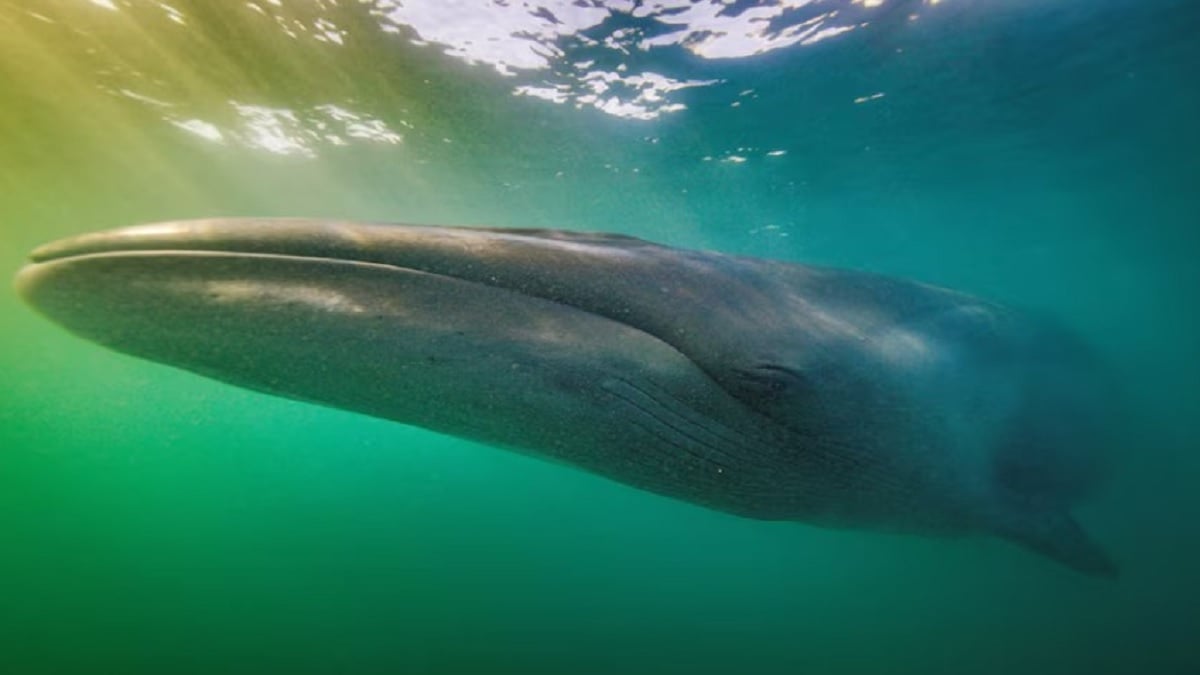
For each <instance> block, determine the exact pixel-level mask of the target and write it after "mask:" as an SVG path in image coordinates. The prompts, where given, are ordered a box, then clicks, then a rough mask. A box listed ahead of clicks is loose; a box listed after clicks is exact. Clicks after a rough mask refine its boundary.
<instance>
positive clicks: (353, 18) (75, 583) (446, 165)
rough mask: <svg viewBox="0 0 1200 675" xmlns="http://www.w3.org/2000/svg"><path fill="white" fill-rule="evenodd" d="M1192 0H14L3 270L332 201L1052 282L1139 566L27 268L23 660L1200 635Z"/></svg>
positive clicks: (899, 647)
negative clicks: (418, 404) (528, 407)
mask: <svg viewBox="0 0 1200 675" xmlns="http://www.w3.org/2000/svg"><path fill="white" fill-rule="evenodd" d="M1198 28H1200V10H1197V8H1196V7H1195V6H1194V3H1189V2H1186V1H1184V0H1147V1H1141V2H1135V1H1133V0H1096V1H1094V2H1080V1H1078V0H1059V1H1052V0H1044V1H1034V0H1008V1H1006V2H1001V1H999V0H987V1H975V2H970V1H967V0H941V1H939V2H935V1H934V0H926V1H924V2H914V1H905V0H860V1H856V2H846V1H843V0H825V1H820V0H816V1H813V2H808V3H806V2H799V1H793V2H766V1H764V2H717V1H716V0H700V1H698V2H688V1H686V0H659V1H657V2H632V1H623V2H621V1H613V2H608V3H602V2H587V1H585V2H578V3H576V2H568V1H567V0H541V2H526V3H519V2H506V3H501V2H498V0H492V1H489V0H458V1H456V2H438V1H436V0H411V1H405V2H399V1H397V0H376V1H374V2H352V1H351V0H340V1H339V0H308V1H301V0H253V1H251V2H243V3H216V2H208V1H202V0H168V1H167V2H152V1H149V0H91V1H88V0H43V1H39V2H33V1H32V0H25V1H22V0H8V1H6V2H3V3H0V104H2V105H0V270H3V271H4V273H6V274H13V273H15V272H16V270H17V269H19V268H20V266H21V265H22V263H23V261H24V259H25V256H26V254H27V252H28V251H29V250H30V249H32V248H33V247H34V246H36V245H38V244H40V243H43V242H45V241H48V240H51V239H55V238H58V237H64V236H69V235H72V234H77V233H82V232H86V231H89V230H95V229H101V228H107V227H116V226H121V225H127V224H134V223H140V222H151V221H156V220H166V219H177V218H190V217H203V216H222V215H298V216H319V217H336V218H348V219H359V220H379V221H395V222H410V223H432V224H473V225H488V226H521V227H551V228H565V229H574V230H600V231H610V232H619V233H623V234H631V235H636V236H641V237H645V238H648V239H653V240H655V241H659V242H662V243H667V244H671V245H675V246H681V247H691V248H707V249H715V250H721V251H727V252H731V253H738V254H747V255H755V256H763V257H772V258H779V259H785V260H793V261H798V262H807V263H814V264H822V265H833V266H841V267H850V268H856V269H863V270H870V271H874V272H882V273H887V274H892V275H897V276H904V277H911V278H916V279H920V280H923V281H926V282H931V283H935V284H940V285H945V286H950V287H953V288H957V289H961V290H965V291H968V292H971V293H975V294H978V295H983V296H986V297H989V298H993V299H996V300H1000V301H1003V302H1007V303H1010V304H1014V305H1019V306H1023V307H1029V308H1032V309H1034V310H1036V311H1040V312H1045V313H1049V314H1052V315H1054V316H1055V317H1057V318H1058V319H1059V320H1060V321H1062V322H1063V323H1065V324H1066V325H1069V326H1070V327H1072V328H1073V329H1075V330H1076V331H1078V332H1079V333H1080V334H1082V335H1083V336H1084V337H1085V338H1086V339H1087V341H1088V342H1089V343H1090V344H1091V345H1092V346H1093V347H1094V348H1095V350H1096V351H1097V352H1098V353H1099V354H1101V355H1102V356H1103V357H1104V358H1105V359H1106V360H1107V361H1108V362H1109V363H1111V364H1112V367H1113V369H1114V371H1115V372H1116V373H1117V375H1118V378H1119V380H1120V384H1121V390H1122V395H1123V397H1124V398H1125V403H1126V408H1127V410H1128V413H1127V414H1126V415H1125V416H1124V418H1123V420H1122V424H1121V425H1120V429H1119V432H1118V433H1117V434H1116V437H1115V438H1113V439H1111V441H1112V446H1113V448H1112V449H1111V450H1112V454H1113V470H1112V472H1111V473H1112V475H1111V477H1110V478H1109V480H1108V481H1107V482H1106V484H1105V486H1104V488H1103V490H1101V492H1100V493H1099V494H1098V495H1097V496H1096V498H1095V499H1093V500H1092V501H1090V502H1089V503H1087V504H1086V505H1085V506H1084V507H1083V508H1081V509H1079V516H1080V518H1081V520H1083V521H1085V522H1086V524H1087V527H1088V529H1089V530H1090V531H1092V532H1093V533H1094V535H1095V536H1096V537H1097V538H1098V539H1099V540H1101V541H1102V542H1103V543H1104V544H1105V546H1106V547H1107V548H1108V549H1109V550H1111V551H1112V553H1113V555H1114V557H1115V558H1116V559H1117V561H1118V562H1119V564H1120V566H1121V570H1122V573H1121V576H1120V578H1119V579H1117V580H1097V579H1092V578H1087V577H1084V576H1081V575H1078V574H1075V573H1072V572H1070V571H1069V570H1066V569H1063V568H1061V567H1059V566H1056V565H1054V564H1052V563H1049V562H1047V561H1045V560H1043V559H1039V558H1037V557H1035V556H1033V555H1030V554H1029V553H1027V552H1025V551H1022V550H1019V549H1017V548H1015V547H1013V546H1011V545H1009V544H1006V543H1004V542H1001V541H998V540H991V539H983V538H978V539H976V538H968V539H933V538H921V537H910V536H898V535H888V534H879V533H873V532H861V531H837V530H825V529H819V528H814V527H809V526H805V525H801V524H793V523H767V522H757V521H752V520H746V519H741V518H737V517H734V516H729V515H725V514H721V513H716V512H712V511H707V510H704V509H701V508H699V507H696V506H691V505H688V504H684V503H680V502H676V501H671V500H668V499H665V498H662V497H658V496H655V495H650V494H646V493H642V492H638V491H636V490H634V489H632V488H628V487H625V486H622V485H618V484H615V483H612V482H609V481H606V480H604V479H601V478H596V477H593V476H590V475H587V474H584V473H581V472H578V471H574V470H571V469H568V468H564V467H561V466H556V465H552V464H549V463H544V462H539V461H537V460H534V459H530V458H526V457H523V456H519V455H516V454H512V453H507V452H505V451H502V450H498V449H495V448H490V447H486V446H483V445H480V444H475V443H469V442H466V441H462V440H459V439H455V438H450V437H446V436H441V435H438V434H435V433H432V432H428V431H424V430H421V429H416V428H412V427H406V426H403V425H400V424H395V423H391V422H386V421H382V420H376V419H371V418H367V417H363V416H359V415H354V414H351V413H346V412H340V411H336V410H330V409H325V408H320V407H316V406H310V405H305V404H301V403H296V402H291V401H286V400H282V399H278V398H271V397H267V396H263V395H260V394H256V393H253V392H249V391H245V390H241V389H236V388H233V387H229V386H226V385H222V384H218V383H215V382H212V381H208V380H205V379H202V378H199V377H196V376H193V375H190V374H186V373H183V372H180V371H176V370H173V369H170V368H167V367H165V366H161V365H156V364H152V363H148V362H143V361H138V360H135V359H132V358H129V357H126V356H122V355H118V354H115V353H112V352H109V351H106V350H104V349H102V348H100V347H97V346H95V345H92V344H89V343H87V342H84V341H82V340H80V339H78V338H75V337H73V336H71V335H69V334H68V333H66V332H65V331H63V330H61V329H59V328H58V327H56V326H54V325H52V324H51V323H50V322H48V321H46V320H45V319H43V318H41V317H40V316H38V315H37V314H35V313H34V312H33V311H32V310H31V309H29V308H28V307H26V306H24V305H22V304H21V303H20V301H19V300H18V299H17V297H16V296H15V295H14V294H12V293H8V292H6V293H0V317H2V321H3V331H2V332H0V673H14V674H22V675H24V674H43V673H143V672H144V673H168V672H170V673H192V672H195V673H218V672H220V673H243V672H244V673H267V672H289V673H347V672H362V673H385V672H386V673H529V674H532V673H764V674H765V673H830V674H858V673H888V674H896V673H979V674H993V673H994V674H1000V673H1004V674H1010V673H1039V674H1040V673H1055V674H1062V673H1096V674H1100V673H1155V674H1159V673H1161V674H1188V673H1200V574H1198V573H1197V570H1200V543H1198V542H1200V539H1198V535H1200V527H1197V525H1196V521H1197V518H1198V517H1200V494H1198V493H1197V491H1196V489H1195V485H1196V481H1197V477H1198V474H1200V457H1198V455H1197V452H1196V451H1197V449H1198V448H1200V394H1198V393H1197V388H1196V384H1197V383H1198V382H1200V359H1198V358H1197V356H1198V354H1197V346H1198V345H1200V319H1198V313H1200V310H1198V309H1197V307H1200V305H1198V303H1197V295H1198V293H1197V291H1200V265H1197V264H1196V262H1195V260H1196V257H1197V254H1198V253H1200V126H1198V125H1197V124H1196V121H1197V120H1200V88H1198V87H1197V86H1196V84H1195V71H1196V69H1197V66H1200V44H1198V43H1197V42H1196V40H1195V34H1196V30H1197V29H1198Z"/></svg>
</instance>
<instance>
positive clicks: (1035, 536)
mask: <svg viewBox="0 0 1200 675" xmlns="http://www.w3.org/2000/svg"><path fill="white" fill-rule="evenodd" d="M996 531H997V533H998V534H1000V535H1002V536H1004V537H1006V538H1008V539H1010V540H1012V541H1014V542H1016V543H1018V544H1021V545H1022V546H1025V547H1026V548H1029V549H1030V550H1033V551H1036V552H1037V553H1040V554H1042V555H1044V556H1047V557H1049V558H1052V559H1054V560H1057V561H1058V562H1060V563H1062V564H1064V565H1066V566H1067V567H1070V568H1071V569H1073V570H1076V571H1079V572H1083V573H1084V574H1091V575H1093V576H1100V577H1109V578H1116V577H1117V575H1118V573H1119V570H1118V569H1117V564H1116V563H1115V562H1114V561H1113V559H1112V558H1111V557H1110V556H1109V555H1108V553H1107V552H1106V551H1105V550H1104V549H1103V548H1102V547H1101V546H1100V545H1099V544H1098V543H1096V541H1095V540H1094V539H1092V537H1091V536H1090V535H1089V534H1088V533H1087V532H1086V531H1084V529H1083V527H1081V526H1080V525H1079V523H1078V522H1076V521H1075V519H1074V518H1072V517H1071V514H1069V513H1067V512H1066V511H1063V510H1047V511H1041V510H1033V509H1020V510H1014V511H1010V512H1009V513H1007V514H1006V515H1005V516H1004V517H1003V518H1001V519H1000V522H999V523H997V525H996Z"/></svg>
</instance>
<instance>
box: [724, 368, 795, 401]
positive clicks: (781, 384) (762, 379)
mask: <svg viewBox="0 0 1200 675" xmlns="http://www.w3.org/2000/svg"><path fill="white" fill-rule="evenodd" d="M734 375H735V377H736V378H737V384H738V388H739V390H740V391H741V393H742V395H744V396H746V397H748V398H752V399H756V400H767V401H770V400H774V399H778V398H780V397H783V396H786V395H788V394H789V393H791V392H792V391H794V390H795V389H796V388H797V387H799V386H800V385H801V383H802V382H803V381H804V377H803V375H801V374H800V371H798V370H795V369H792V368H788V367H787V366H781V365H778V364H774V363H759V364H755V365H753V366H750V367H749V368H738V369H735V370H734Z"/></svg>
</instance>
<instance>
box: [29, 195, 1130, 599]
mask: <svg viewBox="0 0 1200 675" xmlns="http://www.w3.org/2000/svg"><path fill="white" fill-rule="evenodd" d="M15 288H16V291H17V292H18V294H19V295H20V296H21V297H22V298H23V299H24V300H25V301H26V302H27V303H28V304H29V305H30V306H32V307H33V308H34V309H36V310H37V311H38V312H40V313H41V314H42V315H44V316H45V317H47V318H48V319H50V320H51V321H53V322H55V323H57V324H59V325H61V326H62V327H64V328H65V329H67V330H68V331H70V332H72V333H74V334H76V335H78V336H80V337H82V338H84V339H86V340H90V341H92V342H94V343H98V344H99V345H103V346H104V347H107V348H110V349H112V350H116V351H118V352H122V353H125V354H129V355H132V356H135V357H139V358H142V359H148V360H151V361H155V362H159V363H162V364H166V365H169V366H173V367H176V368H181V369H184V370H187V371H191V372H194V373H197V374H199V375H202V376H206V377H209V378H213V379H216V380H220V381H223V382H226V383H229V384H232V385H236V386H239V387H244V388H248V389H252V390H255V391H258V392H263V393H266V394H271V395H275V396H281V397H287V398H290V399H295V400H298V401H304V402H308V403H313V404H319V405H324V406H330V407H334V408H340V409H344V410H349V411H354V412H357V413H362V414H365V415H370V416H374V417H379V418H385V419H388V420H394V421H396V422H400V423H404V424H408V425H414V426H417V427H423V428H426V429H430V430H433V431H436V432H440V433H444V434H448V435H452V436H456V437H461V438H466V439H471V440H474V441H478V442H481V443H484V444H487V445H489V446H492V447H497V448H503V449H508V450H513V451H517V452H521V453H525V454H529V455H533V456H536V457H540V458H543V459H546V460H549V461H553V462H557V463H559V464H563V465H566V466H569V467H574V468H576V469H581V470H584V471H587V472H590V473H593V474H597V475H599V476H603V477H606V478H608V479H611V480H614V481H617V482H619V483H622V484H625V485H628V486H631V487H634V488H638V489H641V490H646V491H650V492H653V493H657V494H659V495H663V496H666V497H670V498H674V499H678V500H684V501H686V502H690V503H692V504H696V505H699V506H702V507H707V508H710V509H714V510H718V511H722V512H726V513H731V514H736V515H739V516H744V517H747V518H754V519H762V520H786V521H796V522H800V523H805V524H808V525H812V526H821V527H832V528H855V529H862V530H876V531H881V532H897V533H909V534H917V535H930V536H949V537H965V536H984V537H989V536H990V537H998V538H1001V539H1005V540H1008V541H1010V542H1013V543H1015V544H1018V545H1020V546H1023V547H1025V548H1027V549H1029V550H1031V551H1033V552H1035V553H1037V554H1040V555H1042V556H1046V557H1048V558H1050V559H1053V560H1055V561H1057V562H1058V563H1061V564H1062V565H1065V566H1067V567H1069V568H1071V569H1073V570H1076V571H1078V572H1082V573H1085V574H1089V575H1095V576H1100V577H1112V576H1115V575H1116V573H1117V565H1116V563H1115V562H1114V560H1113V558H1112V557H1111V556H1110V555H1109V554H1108V553H1107V551H1106V550H1105V549H1104V547H1103V546H1101V545H1100V544H1099V543H1097V541H1096V540H1095V539H1093V538H1092V536H1091V535H1089V534H1088V533H1087V532H1086V531H1085V530H1084V528H1083V527H1082V526H1081V525H1080V524H1079V522H1078V521H1077V520H1076V518H1075V517H1074V516H1073V515H1072V510H1073V509H1075V508H1076V507H1077V505H1078V504H1079V503H1080V501H1081V500H1082V499H1084V498H1085V497H1086V496H1088V495H1089V494H1091V493H1092V492H1093V488H1094V486H1095V485H1096V484H1097V482H1098V479H1099V477H1100V475H1101V474H1102V467H1103V465H1104V461H1103V455H1104V453H1103V452H1102V451H1101V448H1103V447H1104V446H1105V443H1106V440H1107V439H1108V437H1109V434H1110V433H1111V429H1107V428H1106V427H1105V425H1106V422H1107V421H1108V420H1109V419H1110V418H1111V414H1110V413H1111V410H1110V406H1111V401H1112V396H1111V394H1110V392H1111V381H1110V380H1111V377H1110V375H1109V373H1108V370H1109V369H1107V368H1106V367H1105V366H1104V364H1103V363H1102V360H1101V359H1100V358H1098V357H1097V356H1096V355H1095V353H1094V351H1093V350H1092V349H1091V348H1089V346H1088V345H1086V344H1085V342H1084V341H1083V340H1082V338H1080V337H1079V336H1078V335H1077V334H1076V333H1074V332H1072V331H1070V330H1068V329H1067V328H1065V327H1064V326H1063V325H1061V324H1060V323H1059V322H1057V321H1055V320H1053V319H1051V318H1050V317H1047V316H1043V315H1040V314H1038V313H1035V312H1029V311H1023V310H1019V309H1015V308H1011V307H1008V306H1006V305H1003V304H1000V303H995V302H991V301H988V300H985V299H981V298H978V297H975V296H973V295H969V294H966V293H962V292H958V291H954V290H950V289H946V288H941V287H937V286H933V285H929V284H925V283H921V282H918V281H912V280H907V279H901V278H893V277H889V276H884V275H880V274H875V273H869V272H862V271H854V270H846V269H838V268H832V267H823V266H815V265H805V264H798V263H793V262H786V261H780V260H767V259H759V258H752V257H745V256H737V255H729V254H725V253H719V252H713V251H700V250H689V249H683V248H675V247H670V246H665V245H660V244H656V243H652V242H649V241H645V240H642V239H638V238H634V237H630V236H624V235H619V234H603V233H591V232H576V231H566V230H545V229H503V228H476V227H460V226H425V225H399V224H388V223H364V222H353V221H342V220H334V219H304V218H219V219H198V220H181V221H172V222H161V223H152V224H147V225H136V226H130V227H124V228H120V229H115V230H107V231H99V232H92V233H88V234H82V235H79V236H75V237H71V238H67V239H63V240H59V241H55V242H52V243H49V244H46V245H44V246H41V247H40V248H37V249H35V250H34V251H33V252H32V253H31V254H30V256H29V261H28V262H27V264H26V265H25V266H24V267H23V268H22V269H21V270H20V271H19V272H18V274H17V276H16V280H15Z"/></svg>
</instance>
